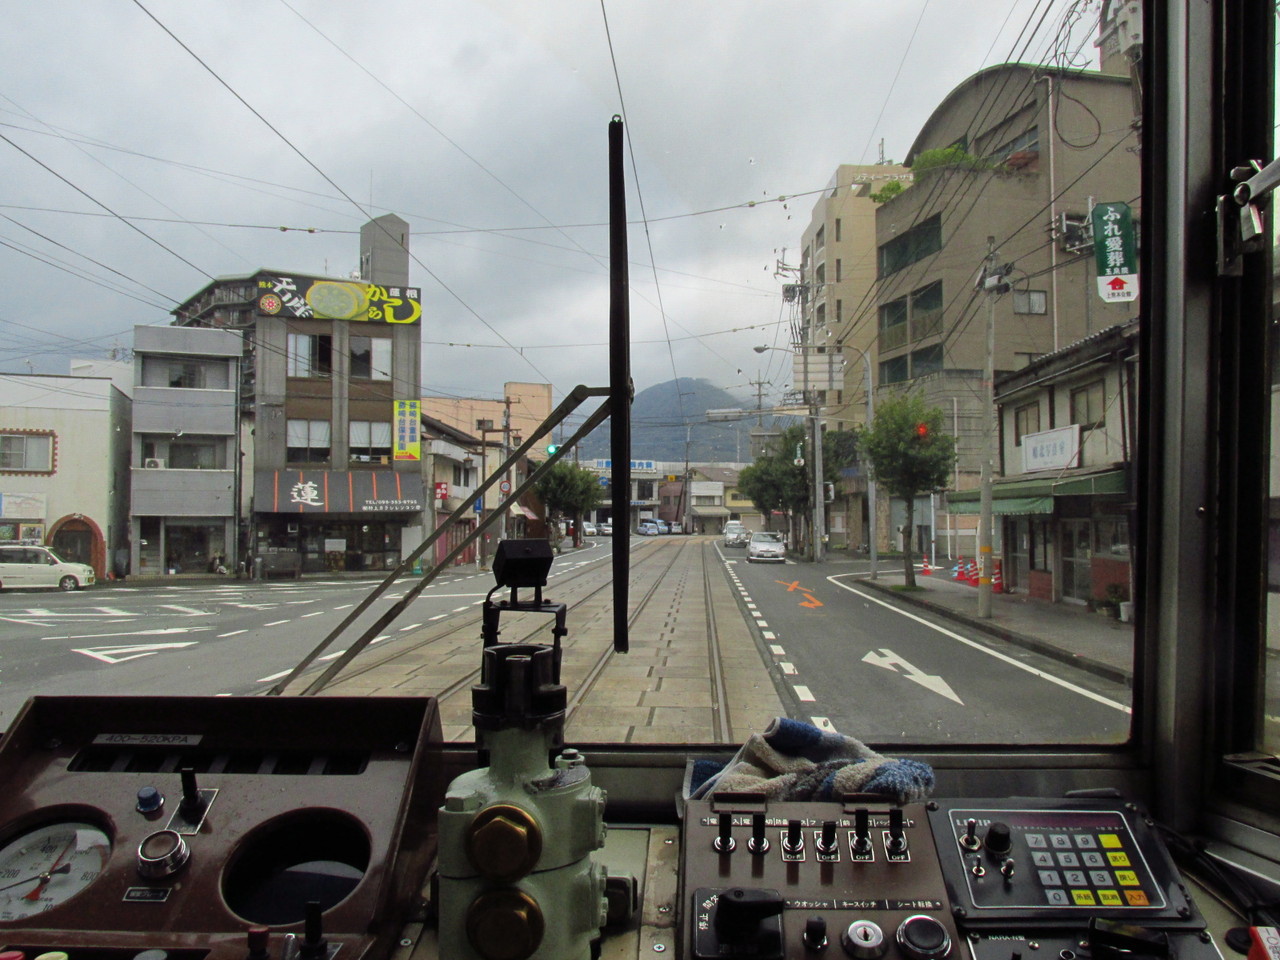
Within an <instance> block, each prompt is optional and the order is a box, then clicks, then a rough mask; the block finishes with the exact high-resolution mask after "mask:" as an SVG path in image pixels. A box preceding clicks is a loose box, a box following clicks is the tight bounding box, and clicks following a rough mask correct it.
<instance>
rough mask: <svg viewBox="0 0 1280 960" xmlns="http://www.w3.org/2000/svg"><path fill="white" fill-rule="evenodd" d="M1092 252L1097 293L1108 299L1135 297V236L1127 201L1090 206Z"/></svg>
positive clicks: (1116, 299)
mask: <svg viewBox="0 0 1280 960" xmlns="http://www.w3.org/2000/svg"><path fill="white" fill-rule="evenodd" d="M1093 253H1094V257H1095V258H1096V259H1097V263H1098V296H1100V297H1101V298H1102V299H1103V300H1106V301H1107V302H1108V303H1112V302H1115V301H1118V300H1136V299H1138V240H1137V236H1136V235H1135V234H1134V232H1133V213H1132V211H1130V209H1129V205H1128V204H1127V203H1100V204H1098V205H1097V206H1096V207H1094V208H1093Z"/></svg>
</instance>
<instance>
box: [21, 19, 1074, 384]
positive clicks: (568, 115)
mask: <svg viewBox="0 0 1280 960" xmlns="http://www.w3.org/2000/svg"><path fill="white" fill-rule="evenodd" d="M1097 6H1098V4H1090V3H1083V2H1081V0H1075V2H1070V0H898V2H891V0H801V2H792V3H779V2H765V0H716V2H710V0H603V4H602V3H601V0H450V2H448V3H443V2H438V0H403V2H401V0H366V2H363V3H360V4H355V3H339V2H334V0H41V2H39V3H31V2H25V0H11V2H9V3H6V4H5V15H6V16H5V23H6V29H5V31H4V32H3V36H0V56H2V57H3V63H4V64H5V68H4V80H3V83H2V84H0V137H2V138H3V139H0V151H3V154H4V164H3V169H4V171H5V175H4V177H3V179H0V265H2V267H0V269H2V270H3V276H4V278H5V280H4V284H3V289H4V292H5V295H4V296H3V298H0V371H10V372H26V371H28V370H32V369H33V370H35V371H36V372H47V373H62V372H66V370H67V361H68V359H69V358H71V357H86V356H99V357H100V356H103V355H105V353H106V351H109V350H110V349H111V348H112V347H124V348H127V347H128V346H129V343H130V334H131V330H132V328H133V326H134V325H135V324H162V323H167V322H169V320H170V317H169V314H168V311H169V310H170V309H171V308H172V307H173V306H174V305H176V303H177V302H178V301H181V300H183V299H185V298H186V297H188V296H190V295H191V294H193V293H194V292H196V291H197V290H198V289H199V288H200V287H202V286H203V285H204V284H205V283H207V282H208V280H209V279H210V278H211V277H216V276H220V275H225V274H236V273H248V272H251V271H253V270H255V269H257V268H259V267H270V268H276V269H281V270H293V271H298V272H304V273H320V274H328V275H334V276H346V275H348V274H349V273H350V272H351V271H352V270H354V269H355V267H356V265H357V254H358V242H359V238H358V231H359V227H360V225H361V223H363V222H364V221H365V220H367V219H368V218H369V217H370V216H371V215H380V214H382V213H386V212H394V213H396V214H398V215H400V216H402V217H404V218H405V219H406V220H407V221H408V222H409V224H410V228H411V230H412V234H413V236H412V256H413V258H414V262H413V263H412V264H411V281H412V282H413V283H415V284H417V285H419V286H421V287H422V294H423V307H424V323H423V329H422V336H423V341H424V349H423V357H424V364H423V384H424V390H425V391H426V392H428V393H441V394H450V395H459V396H487V397H494V396H500V395H501V392H502V387H501V385H502V383H503V381H505V380H549V381H550V382H552V383H553V384H554V385H555V387H556V393H557V396H560V395H562V394H563V393H564V392H565V391H567V390H568V389H570V388H571V387H572V386H573V385H574V384H577V383H587V384H592V385H595V384H603V383H605V382H606V381H607V357H606V348H605V345H604V344H605V339H606V336H607V320H608V313H607V307H608V264H607V250H608V242H607V241H608V238H607V231H606V227H605V221H606V219H607V213H608V198H607V191H606V178H607V170H606V152H607V143H606V130H607V125H608V122H609V119H610V117H611V116H612V115H614V114H615V113H619V114H624V115H625V117H626V120H627V131H628V134H629V145H628V146H629V151H630V157H629V159H628V165H627V166H628V170H627V176H628V181H629V184H630V195H629V198H628V212H629V218H630V219H631V220H632V221H633V226H632V228H631V230H630V247H631V254H630V258H631V261H632V265H631V279H632V328H633V340H634V346H633V359H632V362H633V371H634V375H635V380H636V383H637V386H638V387H639V388H641V389H643V388H644V387H646V386H649V385H651V384H653V383H656V382H660V381H663V380H669V379H671V378H672V377H674V376H677V375H678V376H681V377H704V378H707V379H709V380H711V381H712V382H714V383H715V384H717V385H719V386H723V387H726V388H730V389H737V390H738V391H739V392H741V393H743V394H745V393H746V391H747V389H748V388H747V387H746V381H747V380H748V379H750V378H752V377H754V376H755V374H756V373H757V372H758V371H759V369H760V367H761V363H762V360H761V358H760V357H759V356H757V355H756V354H754V353H753V352H752V350H751V347H752V345H753V344H758V343H777V344H784V345H785V343H786V332H785V328H783V327H781V326H780V321H781V320H782V318H783V312H782V302H781V296H780V291H781V281H779V280H778V279H777V278H776V277H775V276H774V272H775V270H774V268H775V265H776V263H777V261H778V259H779V258H780V257H782V255H783V250H784V249H786V250H787V251H788V252H787V258H788V260H790V261H792V262H795V259H796V257H795V250H796V248H797V247H798V245H799V238H800V233H801V231H802V230H803V229H804V226H805V225H806V224H807V223H808V220H809V215H810V211H811V210H812V207H813V204H814V203H815V201H816V196H815V191H819V190H821V188H822V187H823V186H824V185H825V184H826V183H827V182H828V180H829V179H830V178H831V176H832V174H833V172H834V170H835V168H836V166H837V165H838V164H840V163H862V162H865V163H871V162H875V161H876V160H877V159H878V158H879V156H880V142H881V140H883V141H884V148H883V149H884V154H885V156H886V157H887V158H890V159H901V158H902V157H903V156H904V155H905V154H906V152H907V150H908V148H909V147H910V145H911V142H912V140H913V139H914V138H915V136H916V134H917V132H918V131H919V129H920V126H921V125H922V124H923V122H924V121H925V119H926V118H927V117H928V115H929V113H930V111H931V110H932V109H933V108H934V106H936V105H937V103H938V102H939V101H940V100H941V99H942V98H943V97H944V96H945V95H946V93H947V92H948V91H949V90H950V89H952V88H953V87H954V86H955V85H956V84H957V83H959V82H960V81H961V80H963V79H964V78H965V77H967V76H969V75H970V74H972V73H974V72H975V71H977V70H978V69H980V68H981V67H983V66H985V65H989V64H991V63H996V62H1001V61H1004V60H1007V59H1022V60H1037V61H1043V60H1046V59H1047V58H1048V54H1049V51H1050V49H1051V48H1052V46H1053V44H1054V41H1055V38H1056V37H1059V36H1061V31H1062V26H1061V25H1062V22H1063V17H1064V16H1066V15H1068V14H1070V13H1072V12H1075V13H1084V14H1085V16H1084V19H1085V20H1087V19H1088V18H1089V17H1088V14H1089V13H1092V15H1093V16H1094V17H1095V18H1096V12H1097ZM1077 33H1080V34H1081V35H1083V32H1082V28H1081V27H1080V26H1079V24H1077ZM1091 52H1092V48H1091V45H1089V44H1086V45H1085V47H1084V53H1085V55H1088V54H1090V53H1091ZM615 66H616V72H615ZM631 158H633V159H634V164H633V163H632V159H631ZM780 198H788V199H786V200H785V201H784V200H782V199H780ZM642 218H644V219H646V220H647V224H645V223H642V222H641V220H642ZM280 228H288V229H287V230H283V231H282V230H281V229H280ZM766 357H772V358H777V357H780V355H779V354H766ZM778 365H779V361H778V360H776V359H775V360H774V366H775V368H776V367H777V366H778ZM739 370H743V371H746V372H745V373H739ZM785 376H786V374H785V373H782V374H780V375H779V376H775V377H773V379H775V380H785Z"/></svg>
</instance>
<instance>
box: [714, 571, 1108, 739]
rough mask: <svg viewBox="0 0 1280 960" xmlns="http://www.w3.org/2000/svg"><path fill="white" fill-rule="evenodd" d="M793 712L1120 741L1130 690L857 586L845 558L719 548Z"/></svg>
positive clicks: (949, 735) (897, 728)
mask: <svg viewBox="0 0 1280 960" xmlns="http://www.w3.org/2000/svg"><path fill="white" fill-rule="evenodd" d="M717 549H718V550H719V552H720V554H721V556H722V557H723V558H724V562H725V563H726V565H727V568H728V573H729V575H730V576H731V577H732V578H735V579H736V582H737V583H738V584H740V587H741V589H740V597H741V599H742V603H743V604H744V606H745V608H746V610H747V613H748V614H749V615H750V616H752V617H753V618H754V619H755V621H756V623H757V629H759V630H760V633H761V638H762V641H763V644H764V646H765V649H766V650H767V651H768V653H769V655H770V656H771V657H772V659H773V661H774V664H773V666H774V669H775V671H776V673H777V676H778V678H779V681H780V685H781V686H782V687H783V689H784V690H785V691H786V692H787V693H788V694H789V696H790V697H791V700H792V706H793V710H794V712H793V714H792V715H793V716H795V717H797V718H799V719H804V720H810V721H812V722H814V723H817V724H818V725H820V726H824V727H828V728H832V729H835V730H838V731H840V732H841V733H847V734H851V735H853V736H855V737H858V738H859V739H862V740H864V741H874V742H880V743H887V742H910V743H916V744H925V743H965V744H974V743H1000V744H1010V743H1039V744H1045V743H1081V742H1085V743H1112V742H1118V741H1122V740H1124V739H1125V738H1127V736H1128V733H1129V721H1130V712H1129V708H1128V706H1127V704H1128V701H1129V696H1128V691H1127V689H1125V688H1124V687H1123V686H1121V685H1119V684H1115V683H1111V682H1109V681H1106V680H1102V679H1101V678H1099V677H1096V676H1094V675H1092V674H1089V673H1086V672H1084V671H1080V670H1077V669H1075V668H1072V667H1070V666H1067V665H1066V664H1063V663H1060V662H1058V661H1056V660H1051V659H1048V658H1046V657H1043V656H1041V655H1038V654H1035V653H1032V652H1030V651H1027V650H1024V649H1022V648H1020V647H1017V646H1015V645H1013V644H1010V643H1007V642H1005V641H1002V640H997V639H994V638H992V637H990V636H987V635H986V634H983V633H981V632H978V631H969V630H967V629H966V628H965V627H963V626H961V625H957V624H955V623H953V622H950V621H947V620H945V619H942V618H932V617H930V616H929V615H928V614H926V613H923V612H921V611H920V610H918V609H915V608H910V607H907V606H905V605H904V606H901V607H899V606H898V605H896V604H894V603H893V602H892V600H891V599H890V600H886V599H884V598H883V596H882V595H881V594H879V593H876V592H872V591H870V590H865V589H860V588H859V587H858V586H857V583H856V581H854V580H852V578H844V577H836V578H835V579H834V580H833V579H828V577H830V576H831V575H833V574H840V573H848V569H849V568H848V566H847V565H845V566H843V567H841V566H838V565H831V564H818V565H814V564H810V563H798V564H797V563H793V562H788V563H786V564H773V563H770V564H763V563H755V564H749V563H747V562H745V557H744V556H743V554H742V551H737V550H725V549H724V548H723V547H718V548H717Z"/></svg>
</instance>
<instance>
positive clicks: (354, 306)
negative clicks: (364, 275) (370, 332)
mask: <svg viewBox="0 0 1280 960" xmlns="http://www.w3.org/2000/svg"><path fill="white" fill-rule="evenodd" d="M421 293H422V292H421V290H420V289H419V288H418V287H382V286H378V285H377V284H373V283H364V282H363V281H360V280H321V279H318V278H315V277H293V276H279V275H270V276H268V275H260V276H259V279H258V312H259V313H260V314H263V315H264V316H268V317H274V316H283V317H295V318H298V319H303V320H305V319H311V318H314V319H317V320H357V321H362V322H371V323H417V322H418V321H419V320H420V319H421V317H422V297H421Z"/></svg>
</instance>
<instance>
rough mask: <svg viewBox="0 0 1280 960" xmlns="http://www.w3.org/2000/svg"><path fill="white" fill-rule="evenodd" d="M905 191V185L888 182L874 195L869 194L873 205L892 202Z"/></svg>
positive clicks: (899, 182)
mask: <svg viewBox="0 0 1280 960" xmlns="http://www.w3.org/2000/svg"><path fill="white" fill-rule="evenodd" d="M905 189H907V185H906V184H905V183H903V182H902V181H901V180H890V181H889V182H888V183H886V184H885V185H884V186H883V187H881V188H880V189H879V190H877V191H876V192H875V193H872V194H870V197H871V200H872V202H874V203H884V202H885V201H886V200H892V199H893V198H894V197H896V196H897V195H898V194H900V193H901V192H902V191H903V190H905Z"/></svg>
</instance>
